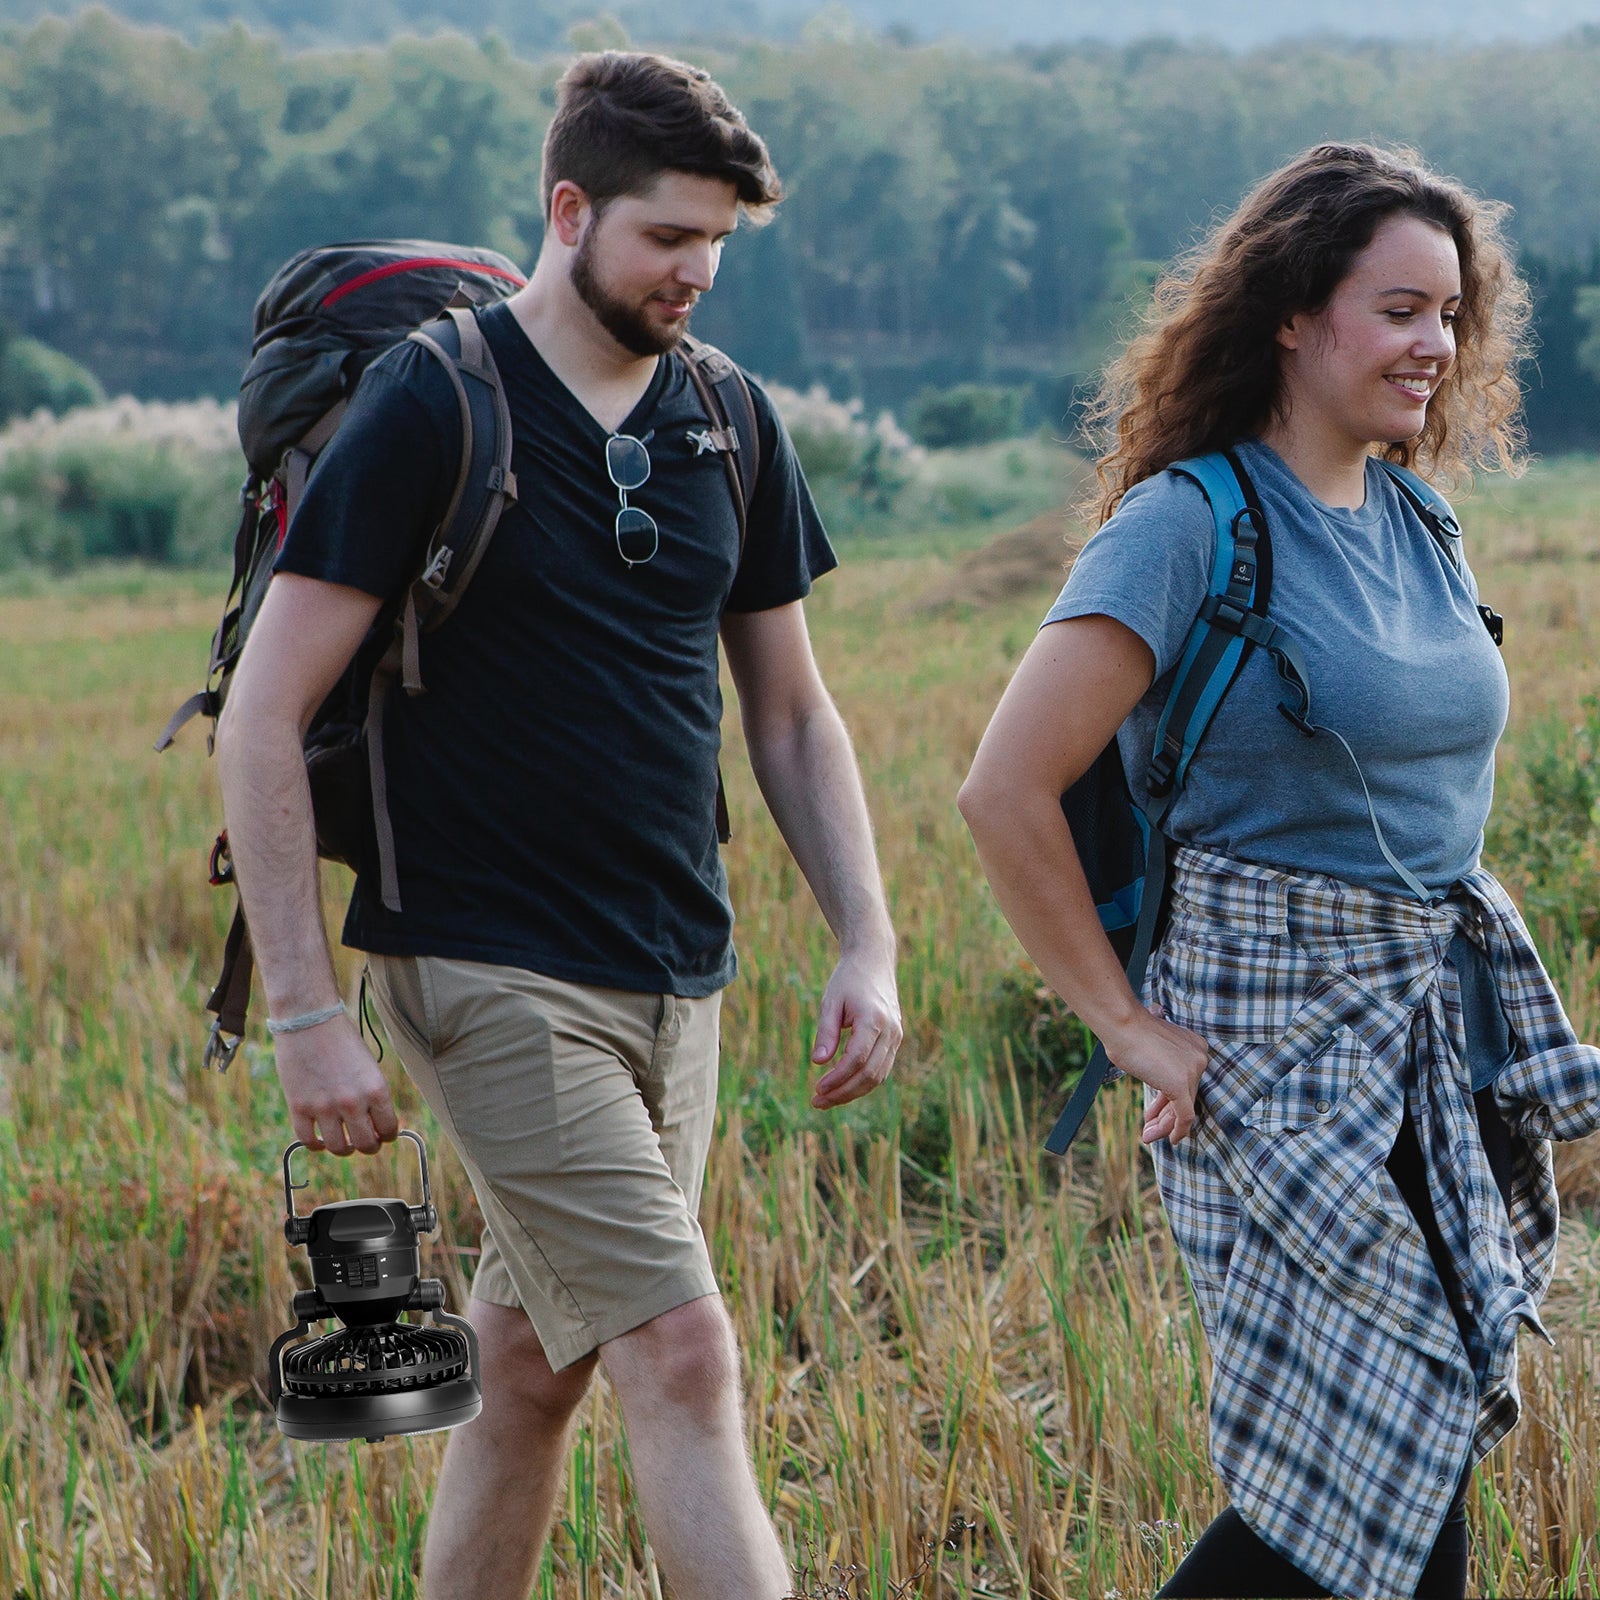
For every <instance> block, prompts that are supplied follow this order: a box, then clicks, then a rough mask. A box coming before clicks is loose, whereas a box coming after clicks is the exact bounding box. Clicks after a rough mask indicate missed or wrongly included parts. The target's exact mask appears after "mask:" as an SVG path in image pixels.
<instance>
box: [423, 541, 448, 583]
mask: <svg viewBox="0 0 1600 1600" xmlns="http://www.w3.org/2000/svg"><path fill="white" fill-rule="evenodd" d="M454 556H455V551H454V550H452V549H451V548H450V546H449V545H447V544H446V545H441V546H440V547H439V549H438V551H437V552H436V553H435V554H434V557H433V559H432V560H431V561H430V562H429V563H428V565H427V567H426V568H425V569H424V571H423V574H422V579H421V581H422V582H423V583H425V584H427V586H428V587H429V588H430V589H442V588H443V587H444V580H445V575H446V574H447V573H448V572H449V571H450V562H451V560H452V559H453V558H454Z"/></svg>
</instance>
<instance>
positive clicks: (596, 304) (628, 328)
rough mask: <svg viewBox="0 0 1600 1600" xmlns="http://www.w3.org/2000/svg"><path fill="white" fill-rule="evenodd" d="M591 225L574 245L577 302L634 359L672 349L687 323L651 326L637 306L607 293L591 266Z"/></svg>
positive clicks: (663, 352)
mask: <svg viewBox="0 0 1600 1600" xmlns="http://www.w3.org/2000/svg"><path fill="white" fill-rule="evenodd" d="M596 231H597V230H596V228H595V227H594V225H593V224H591V225H590V226H589V227H588V228H587V229H585V231H584V235H583V237H582V238H581V239H580V240H579V241H578V248H577V249H576V250H575V251H574V252H573V256H572V287H573V288H574V289H576V290H577V292H578V298H579V299H580V300H582V301H583V303H584V304H585V305H586V306H588V308H589V309H590V310H591V311H592V312H593V313H594V315H595V320H596V321H597V322H598V323H599V324H600V326H601V327H602V328H604V329H605V330H606V332H607V333H609V334H610V335H611V337H612V338H613V339H615V340H616V341H617V343H618V344H620V345H621V346H622V348H623V349H624V350H628V351H631V352H632V353H633V354H634V355H636V356H661V355H665V354H666V353H667V351H669V350H673V349H676V348H677V346H678V344H679V342H680V341H681V340H682V338H683V336H684V334H685V333H686V332H687V331H688V326H689V319H688V318H687V317H685V318H684V319H683V321H682V322H680V323H678V324H677V326H675V327H672V328H660V327H656V326H655V325H653V324H652V323H651V322H650V320H649V318H648V317H647V316H646V315H645V312H644V309H643V308H642V307H640V306H630V305H627V304H626V303H624V302H623V301H621V300H618V299H617V298H616V297H615V296H614V295H611V294H609V293H607V291H606V289H605V287H604V286H603V285H602V284H601V282H600V275H599V273H598V272H596V270H595V264H594V236H595V233H596Z"/></svg>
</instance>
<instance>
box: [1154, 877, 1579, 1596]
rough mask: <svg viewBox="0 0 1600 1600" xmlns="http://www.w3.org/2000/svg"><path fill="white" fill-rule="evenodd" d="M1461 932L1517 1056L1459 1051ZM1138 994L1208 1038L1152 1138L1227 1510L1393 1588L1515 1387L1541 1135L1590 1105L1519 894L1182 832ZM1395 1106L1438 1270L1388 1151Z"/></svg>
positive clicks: (1328, 1572)
mask: <svg viewBox="0 0 1600 1600" xmlns="http://www.w3.org/2000/svg"><path fill="white" fill-rule="evenodd" d="M1458 934H1464V935H1465V936H1466V937H1467V938H1469V939H1470V940H1471V941H1472V943H1473V944H1474V945H1476V946H1477V947H1478V949H1479V950H1481V951H1482V952H1483V954H1484V955H1485V956H1486V957H1487V961H1488V966H1489V969H1490V970H1491V971H1492V973H1493V976H1494V982H1495V987H1496V988H1497V989H1498V991H1499V1001H1500V1006H1501V1008H1502V1010H1503V1011H1504V1013H1505V1017H1506V1020H1507V1022H1508V1023H1509V1024H1510V1028H1511V1032H1512V1037H1513V1040H1514V1044H1515V1053H1514V1056H1513V1058H1512V1060H1511V1062H1510V1064H1509V1065H1507V1066H1506V1067H1505V1068H1504V1070H1503V1071H1501V1072H1500V1074H1499V1076H1498V1077H1497V1078H1495V1080H1494V1083H1493V1085H1492V1088H1491V1089H1490V1090H1489V1091H1487V1092H1488V1093H1489V1094H1491V1095H1492V1097H1493V1100H1494V1104H1495V1107H1496V1108H1497V1109H1498V1111H1499V1113H1500V1118H1501V1120H1502V1121H1503V1123H1504V1126H1505V1129H1506V1130H1508V1133H1509V1138H1508V1139H1507V1140H1506V1141H1505V1142H1506V1143H1507V1144H1508V1145H1509V1152H1510V1153H1509V1157H1508V1159H1507V1160H1505V1161H1503V1162H1502V1163H1500V1164H1501V1169H1502V1170H1501V1180H1502V1183H1503V1185H1504V1192H1502V1183H1497V1181H1496V1177H1495V1174H1494V1172H1493V1171H1492V1170H1491V1167H1490V1163H1489V1160H1488V1158H1487V1156H1486V1155H1485V1150H1484V1143H1483V1137H1482V1134H1481V1132H1480V1126H1479V1121H1478V1114H1477V1110H1476V1107H1475V1103H1474V1098H1473V1095H1472V1091H1471V1086H1470V1077H1469V1071H1468V1066H1467V1063H1466V1061H1465V1054H1466V1052H1465V1044H1464V1032H1463V1016H1462V1005H1461V986H1460V984H1459V983H1458V981H1457V977H1456V973H1455V969H1454V967H1453V965H1452V964H1451V962H1450V961H1448V960H1447V959H1446V957H1447V952H1448V950H1449V946H1450V943H1451V941H1452V939H1453V938H1455V937H1456V936H1457V935H1458ZM1147 993H1148V998H1149V999H1151V1000H1153V1001H1155V1002H1157V1003H1159V1004H1160V1005H1161V1007H1162V1009H1163V1010H1164V1012H1165V1014H1166V1016H1167V1017H1168V1018H1169V1020H1171V1021H1173V1022H1176V1023H1178V1024H1179V1025H1181V1026H1183V1027H1185V1028H1190V1029H1193V1031H1194V1032H1196V1033H1198V1034H1199V1035H1200V1036H1201V1037H1202V1038H1204V1039H1205V1040H1206V1041H1207V1042H1208V1043H1209V1044H1210V1046H1211V1059H1210V1062H1209V1063H1208V1065H1207V1067H1206V1070H1205V1074H1204V1076H1203V1077H1202V1079H1201V1082H1200V1091H1199V1097H1198V1102H1197V1116H1196V1119H1195V1123H1194V1128H1193V1130H1192V1132H1191V1133H1190V1135H1189V1136H1188V1137H1187V1138H1186V1139H1184V1140H1183V1141H1182V1142H1181V1143H1179V1144H1178V1145H1176V1146H1174V1145H1173V1144H1171V1143H1170V1141H1167V1140H1162V1141H1159V1142H1158V1143H1156V1144H1155V1145H1154V1146H1153V1147H1152V1149H1153V1153H1154V1156H1155V1162H1156V1175H1157V1179H1158V1181H1159V1184H1160V1188H1161V1195H1162V1200H1163V1202H1164V1203H1165V1206H1166V1210H1167V1216H1168V1219H1169V1221H1170V1222H1171V1225H1172V1230H1173V1233H1174V1235H1175V1237H1176V1239H1177V1243H1178V1247H1179V1250H1180V1252H1181V1253H1182V1256H1183V1259H1184V1264H1185V1266H1186V1267H1187V1268H1188V1273H1189V1280H1190V1283H1191V1286H1192V1288H1193V1291H1194V1295H1195V1299H1196V1301H1197V1303H1198V1307H1199V1312H1200V1318H1201V1321H1202V1323H1203V1325H1204V1327H1205V1331H1206V1336H1207V1341H1208V1343H1209V1345H1210V1349H1211V1356H1212V1369H1213V1371H1212V1385H1211V1455H1212V1460H1213V1462H1214V1464H1215V1466H1216V1469H1217V1471H1218V1473H1219V1474H1220V1475H1221V1477H1222V1479H1223V1481H1224V1483H1225V1484H1226V1485H1227V1488H1228V1492H1229V1494H1230V1496H1231V1498H1232V1501H1233V1504H1234V1506H1235V1507H1236V1508H1237V1510H1238V1511H1239V1513H1240V1515H1241V1516H1243V1517H1244V1518H1245V1520H1246V1521H1247V1522H1248V1523H1249V1524H1250V1526H1251V1527H1252V1528H1254V1529H1255V1531H1256V1532H1257V1533H1258V1534H1260V1535H1261V1537H1262V1538H1263V1539H1264V1540H1266V1542H1267V1543H1268V1544H1269V1545H1271V1546H1272V1547H1273V1548H1274V1549H1276V1550H1278V1551H1279V1552H1280V1553H1281V1554H1282V1555H1284V1556H1286V1557H1287V1558H1288V1559H1289V1560H1290V1561H1292V1562H1294V1564H1295V1565H1296V1566H1298V1567H1300V1568H1301V1569H1302V1570H1303V1571H1304V1572H1306V1573H1307V1574H1309V1575H1310V1576H1312V1577H1313V1578H1315V1579H1316V1580H1317V1581H1318V1582H1319V1583H1321V1584H1322V1585H1323V1586H1324V1587H1325V1588H1328V1589H1331V1590H1332V1591H1333V1592H1334V1593H1336V1594H1340V1595H1407V1594H1411V1593H1412V1592H1413V1591H1414V1589H1415V1587H1416V1583H1417V1580H1418V1579H1419V1578H1420V1576H1421V1574H1422V1569H1423V1567H1424V1565H1425V1564H1426V1562H1427V1559H1428V1555H1429V1553H1430V1551H1431V1550H1432V1547H1433V1543H1434V1540H1435V1538H1436V1537H1437V1535H1438V1533H1439V1530H1440V1527H1441V1526H1442V1524H1443V1521H1444V1517H1445V1514H1446V1512H1447V1511H1448V1509H1449V1506H1450V1502H1451V1500H1452V1499H1453V1497H1454V1495H1455V1493H1456V1490H1457V1488H1458V1486H1459V1484H1460V1483H1461V1481H1462V1478H1463V1474H1464V1473H1466V1472H1468V1471H1470V1470H1471V1467H1472V1466H1473V1465H1474V1464H1475V1463H1476V1462H1477V1461H1478V1460H1479V1459H1480V1458H1481V1457H1482V1456H1483V1455H1484V1454H1485V1453H1487V1452H1488V1451H1489V1450H1490V1449H1491V1448H1492V1447H1493V1446H1494V1445H1495V1444H1496V1443H1497V1442H1498V1441H1499V1440H1500V1439H1501V1438H1502V1437H1503V1436H1504V1435H1505V1434H1506V1432H1507V1431H1508V1430H1509V1429H1510V1428H1511V1427H1512V1426H1513V1424H1514V1423H1515V1422H1516V1420H1517V1415H1518V1411H1519V1409H1520V1397H1519V1394H1518V1389H1517V1363H1516V1333H1517V1328H1518V1325H1519V1324H1521V1323H1524V1322H1525V1323H1527V1324H1528V1325H1529V1326H1530V1327H1532V1328H1533V1329H1535V1330H1536V1331H1537V1332H1538V1333H1539V1334H1541V1335H1542V1336H1543V1337H1544V1338H1545V1339H1547V1340H1548V1339H1549V1334H1548V1333H1547V1332H1546V1330H1545V1328H1544V1325H1543V1323H1542V1322H1541V1321H1540V1318H1539V1312H1538V1305H1539V1302H1540V1301H1541V1300H1542V1299H1543V1298H1544V1294H1545V1291H1546V1289H1547V1288H1548V1287H1549V1284H1550V1278H1551V1274H1552V1272H1553V1270H1554V1265H1555V1250H1556V1229H1557V1221H1558V1215H1557V1204H1556V1192H1555V1183H1554V1179H1553V1176H1552V1171H1551V1160H1550V1148H1549V1143H1548V1141H1549V1140H1551V1139H1576V1138H1580V1137H1582V1136H1583V1135H1584V1134H1587V1133H1591V1132H1593V1131H1595V1129H1596V1128H1600V1050H1596V1049H1593V1048H1591V1047H1590V1046H1587V1045H1582V1044H1580V1043H1579V1042H1578V1039H1577V1036H1576V1035H1575V1034H1574V1033H1573V1031H1572V1026H1571V1024H1570V1023H1569V1022H1568V1021H1567V1017H1566V1013H1565V1012H1564V1010H1563V1009H1562V1006H1561V1002H1560V1000H1559V999H1558V998H1557V997H1556V994H1555V991H1554V989H1553V988H1552V986H1551V983H1550V980H1549V978H1548V976H1547V975H1546V973H1545V970H1544V967H1543V965H1542V963H1541V962H1540V960H1539V957H1538V954H1537V952H1536V951H1535V949H1534V947H1533V942H1532V940H1531V938H1530V937H1529V935H1528V930H1527V928H1526V927H1525V926H1524V924H1523V921H1522V918H1521V917H1520V916H1519V915H1518V913H1517V910H1516V908H1515V907H1514V906H1513V905H1512V903H1511V901H1510V899H1509V898H1508V897H1507V895H1506V893H1505V891H1504V890H1503V889H1502V888H1501V887H1500V885H1499V884H1498V883H1497V882H1496V881H1495V879H1494V878H1493V876H1491V875H1490V874H1489V873H1487V872H1484V871H1481V870H1479V871H1475V872H1473V873H1471V874H1469V875H1468V876H1467V877H1465V878H1463V879H1462V880H1461V881H1460V882H1459V883H1458V884H1457V885H1455V887H1454V888H1453V890H1452V892H1451V894H1450V897H1449V898H1448V899H1447V900H1446V901H1444V902H1443V903H1441V904H1439V905H1434V906H1426V905H1423V904H1421V903H1420V902H1417V901H1413V900H1404V899H1400V898H1398V897H1393V896H1388V895H1382V894H1377V893H1374V892H1372V891H1370V890H1366V889H1360V888H1357V887H1355V886H1353V885H1351V884H1347V883H1343V882H1340V881H1339V880H1337V879H1334V878H1327V877H1321V876H1305V877H1300V876H1296V875H1293V874H1290V873H1285V872H1279V871H1275V870H1273V869H1271V868H1268V867H1258V866H1253V865H1250V864H1248V863H1245V862H1240V861H1234V860H1231V859H1229V858H1228V857H1226V856H1221V855H1217V854H1214V853H1211V852H1208V851H1204V850H1196V849H1191V848H1181V849H1179V850H1178V851H1177V852H1176V855H1175V858H1174V866H1173V894H1172V918H1171V922H1170V924H1169V926H1168V930H1167V933H1166V937H1165V938H1164V940H1163V942H1162V945H1161V949H1160V952H1159V954H1158V958H1157V960H1156V961H1155V962H1154V963H1153V964H1152V973H1151V977H1150V982H1149V987H1148V991H1147ZM1407 1108H1409V1110H1410V1113H1411V1118H1412V1121H1413V1122H1414V1124H1415V1127H1416V1132H1417V1138H1418V1142H1419V1143H1420V1145H1421V1148H1422V1152H1423V1161H1424V1165H1425V1167H1426V1170H1427V1182H1428V1190H1429V1194H1430V1196H1431V1199H1432V1202H1433V1207H1434V1211H1435V1214H1436V1217H1437V1221H1438V1225H1439V1230H1440V1233H1441V1235H1442V1237H1443V1240H1444V1244H1445V1248H1446V1250H1447V1251H1448V1254H1449V1258H1450V1261H1451V1263H1452V1264H1453V1266H1454V1268H1455V1278H1456V1282H1455V1283H1454V1284H1453V1285H1450V1286H1449V1287H1446V1286H1445V1285H1443V1284H1441V1281H1440V1275H1439V1273H1438V1272H1437V1271H1436V1270H1435V1267H1434V1264H1433V1261H1432V1258H1431V1257H1430V1255H1429V1252H1428V1248H1427V1245H1426V1242H1425V1240H1424V1238H1423V1234H1422V1231H1421V1229H1420V1228H1419V1226H1418V1225H1417V1222H1416V1220H1415V1219H1414V1218H1413V1216H1412V1214H1411V1210H1410V1208H1409V1207H1408V1206H1407V1204H1406V1202H1405V1200H1404V1198H1403V1197H1402V1196H1401V1194H1400V1191H1399V1189H1398V1188H1397V1187H1396V1185H1395V1182H1394V1179H1393V1178H1392V1177H1391V1176H1390V1174H1389V1173H1388V1172H1387V1171H1386V1170H1385V1166H1384V1163H1385V1161H1386V1159H1387V1158H1388V1155H1389V1152H1390V1150H1391V1149H1392V1148H1393V1145H1394V1141H1395V1135H1396V1133H1397V1132H1398V1131H1399V1128H1400V1124H1401V1118H1402V1114H1403V1113H1404V1111H1405V1110H1406V1109H1407Z"/></svg>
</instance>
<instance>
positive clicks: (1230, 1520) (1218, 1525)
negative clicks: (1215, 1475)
mask: <svg viewBox="0 0 1600 1600" xmlns="http://www.w3.org/2000/svg"><path fill="white" fill-rule="evenodd" d="M1330 1592H1331V1591H1329V1590H1327V1589H1324V1588H1323V1587H1322V1586H1321V1585H1320V1584H1318V1583H1317V1582H1315V1580H1313V1579H1311V1578H1308V1577H1307V1576H1306V1575H1305V1573H1303V1572H1302V1571H1301V1570H1300V1569H1299V1568H1298V1567H1297V1566H1295V1564H1294V1563H1293V1562H1292V1561H1286V1560H1285V1559H1284V1558H1283V1557H1282V1556H1280V1555H1279V1554H1278V1552H1277V1551H1276V1550H1274V1549H1273V1548H1272V1546H1271V1545H1269V1544H1267V1543H1266V1542H1265V1541H1264V1540H1263V1539H1262V1538H1261V1537H1260V1535H1259V1534H1257V1533H1255V1532H1254V1531H1253V1530H1252V1529H1251V1528H1250V1526H1249V1525H1248V1524H1247V1523H1246V1522H1245V1520H1244V1518H1243V1517H1241V1516H1240V1515H1239V1513H1238V1512H1237V1511H1235V1510H1234V1509H1233V1507H1232V1506H1229V1507H1228V1509H1227V1510H1226V1511H1224V1512H1223V1513H1222V1515H1221V1516H1220V1517H1218V1518H1217V1519H1216V1521H1215V1522H1213V1523H1212V1524H1211V1526H1210V1527H1209V1528H1207V1529H1206V1531H1205V1532H1204V1533H1202V1534H1201V1535H1200V1538H1199V1540H1198V1542H1197V1543H1196V1544H1195V1547H1194V1549H1193V1550H1191V1551H1190V1552H1189V1553H1188V1555H1186V1556H1185V1557H1184V1558H1183V1565H1182V1566H1180V1567H1179V1568H1178V1570H1177V1571H1176V1572H1175V1573H1173V1575H1172V1576H1171V1578H1169V1579H1168V1580H1167V1583H1166V1586H1165V1587H1164V1588H1162V1589H1161V1590H1160V1591H1159V1592H1158V1594H1157V1600H1176V1597H1178V1596H1184V1597H1192V1600H1200V1597H1202V1596H1203V1597H1206V1600H1219V1597H1228V1600H1240V1597H1242V1596H1245V1595H1270V1596H1274V1597H1277V1600H1299V1597H1300V1596H1311V1597H1322V1596H1326V1595H1328V1594H1329V1593H1330Z"/></svg>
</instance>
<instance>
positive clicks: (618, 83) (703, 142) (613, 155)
mask: <svg viewBox="0 0 1600 1600" xmlns="http://www.w3.org/2000/svg"><path fill="white" fill-rule="evenodd" d="M556 96H557V107H556V114H555V117H554V118H553V119H552V121H551V123H550V128H549V131H548V132H547V133H546V134H545V139H544V168H543V173H542V176H541V181H540V189H541V191H542V196H543V200H544V214H545V220H546V221H548V220H549V217H550V196H551V195H552V194H553V193H554V191H555V186H556V185H557V184H558V183H560V182H562V181H563V180H566V181H568V182H571V183H575V184H577V185H578V187H579V188H580V189H582V190H583V192H584V193H585V194H586V195H588V197H589V199H590V200H591V201H592V202H593V203H594V204H595V206H596V208H597V209H602V210H603V209H604V207H605V206H606V204H607V203H608V202H609V201H612V200H615V199H617V198H619V197H620V196H622V195H631V194H644V193H645V192H646V191H648V190H649V189H650V188H651V186H652V185H653V184H654V183H655V181H656V179H657V178H659V177H660V176H661V174H662V173H664V172H692V173H696V174H700V175H703V176H706V177H711V178H722V179H724V180H726V181H727V182H729V183H731V184H732V185H733V186H734V188H735V189H736V190H737V191H738V195H739V199H740V201H741V203H742V204H743V206H744V208H745V210H746V212H747V213H748V214H749V216H750V219H751V221H760V220H762V219H763V218H764V216H765V215H766V214H767V212H768V208H770V207H771V206H774V205H776V204H777V202H778V201H779V200H780V199H782V198H783V186H782V184H780V183H779V181H778V174H777V173H776V172H775V171H774V170H773V166H772V158H771V157H770V156H769V155H768V154H767V147H766V145H765V144H764V143H763V142H762V140H761V139H760V138H759V137H758V136H757V135H756V134H754V133H752V132H751V131H750V128H749V125H748V124H747V123H746V122H745V120H744V117H743V115H742V114H741V113H740V112H739V111H738V109H737V108H736V107H735V106H734V105H733V104H732V102H731V101H730V100H729V99H728V97H727V95H725V94H724V93H723V92H722V89H721V88H720V86H719V85H717V84H716V83H715V82H713V81H712V78H711V74H710V73H708V72H702V71H701V70H700V68H699V67H691V66H689V65H688V64H687V63H686V62H683V61H674V60H673V59H672V58H671V57H670V56H658V55H648V54H645V53H643V52H639V51H627V50H603V51H600V52H599V53H597V54H594V55H583V56H579V57H578V59H577V60H576V61H574V62H573V63H572V65H571V66H570V67H568V68H567V70H566V71H565V72H564V73H563V74H562V75H561V81H560V83H558V84H557V85H556Z"/></svg>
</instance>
